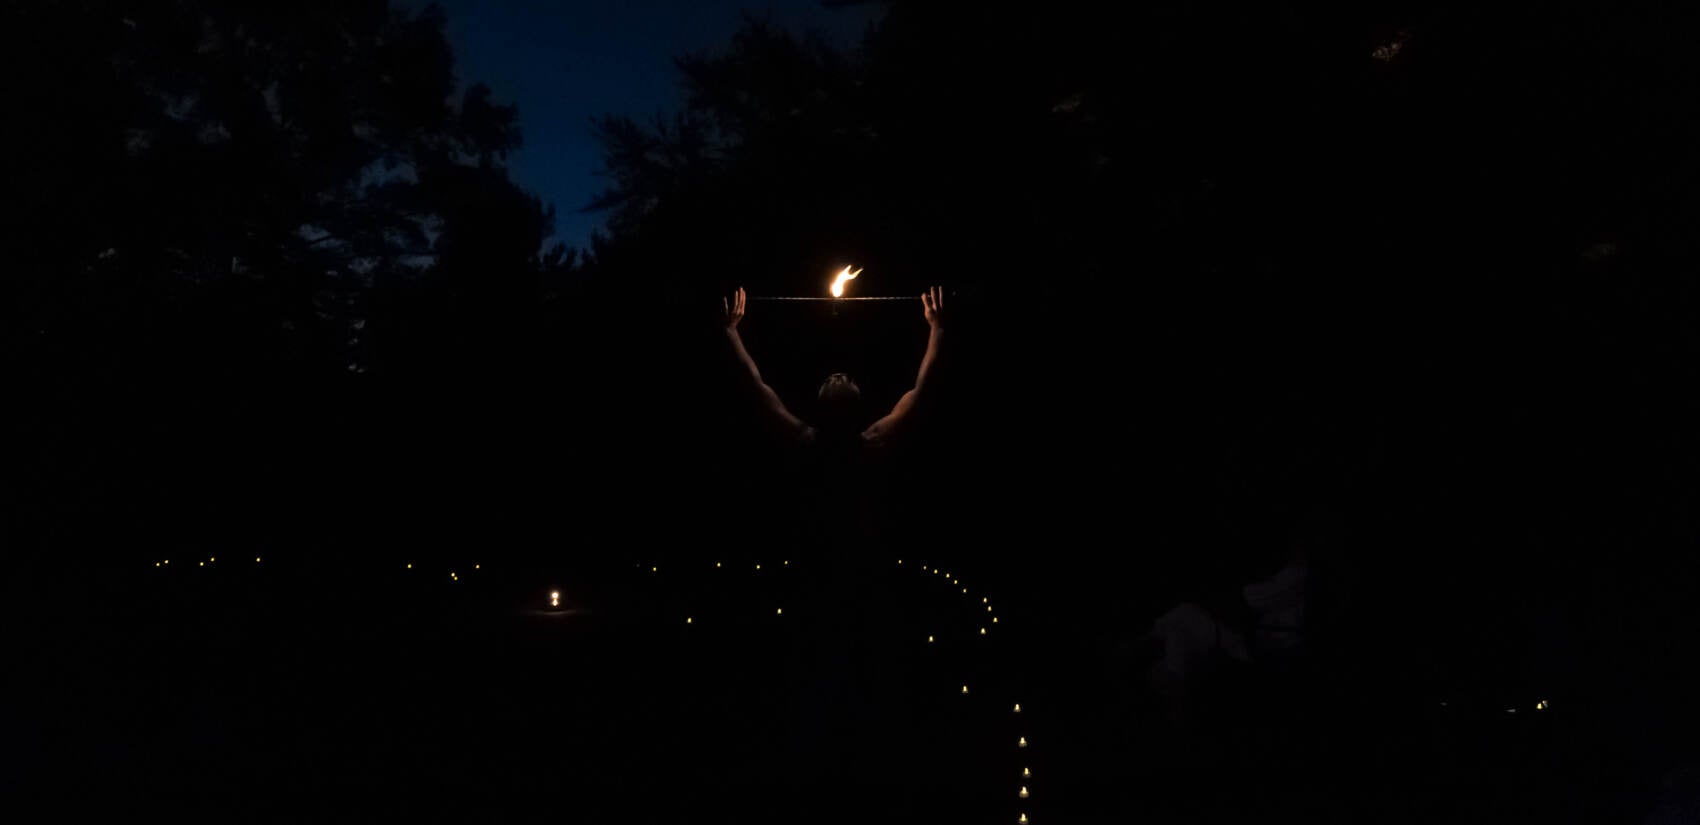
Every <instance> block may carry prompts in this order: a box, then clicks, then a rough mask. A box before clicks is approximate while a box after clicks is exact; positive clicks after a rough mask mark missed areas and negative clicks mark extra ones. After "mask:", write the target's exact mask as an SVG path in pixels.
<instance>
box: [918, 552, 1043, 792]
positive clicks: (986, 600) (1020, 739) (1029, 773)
mask: <svg viewBox="0 0 1700 825" xmlns="http://www.w3.org/2000/svg"><path fill="white" fill-rule="evenodd" d="M897 564H898V566H899V567H904V566H908V567H913V566H914V565H905V564H904V562H903V560H902V559H898V560H897ZM920 569H921V572H922V573H923V574H926V575H929V576H940V577H943V578H944V580H945V581H948V582H950V584H951V586H953V587H957V588H960V589H961V591H962V593H963V595H969V594H968V587H967V586H965V585H963V583H962V580H961V579H959V578H957V577H956V576H954V575H952V574H951V573H950V572H949V571H947V570H944V569H942V568H939V567H928V566H927V563H926V562H921V564H920ZM980 604H981V605H982V606H984V607H985V608H986V612H987V613H991V614H992V624H997V622H998V617H997V614H996V613H995V612H994V611H993V610H992V600H991V597H989V596H981V597H980ZM986 632H987V629H986V628H985V627H981V628H980V633H979V635H981V636H985V635H986ZM935 642H936V637H934V636H932V635H928V636H927V644H929V645H930V644H934V643H935ZM962 695H963V696H967V695H968V686H967V685H963V686H962ZM1010 712H1011V713H1016V714H1019V713H1021V703H1020V702H1016V703H1015V705H1014V707H1013V708H1012V709H1011V711H1010ZM1015 747H1016V750H1018V751H1023V752H1025V751H1026V750H1027V736H1026V735H1025V734H1020V735H1017V736H1016V740H1015ZM1024 761H1025V760H1024ZM1032 778H1033V769H1032V768H1031V767H1029V766H1028V765H1025V764H1024V765H1022V766H1021V783H1020V784H1019V785H1018V786H1017V790H1016V792H1015V798H1016V799H1031V798H1032V797H1033V793H1032V791H1030V790H1028V787H1027V784H1028V781H1029V780H1031V779H1032ZM1015 821H1016V823H1017V825H1027V823H1028V822H1029V820H1028V818H1027V812H1026V811H1017V812H1016V820H1015Z"/></svg>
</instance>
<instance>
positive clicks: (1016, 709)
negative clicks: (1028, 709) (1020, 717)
mask: <svg viewBox="0 0 1700 825" xmlns="http://www.w3.org/2000/svg"><path fill="white" fill-rule="evenodd" d="M1014 712H1015V713H1020V712H1021V703H1020V702H1016V703H1015V711H1014Z"/></svg>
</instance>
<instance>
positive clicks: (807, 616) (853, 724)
mask: <svg viewBox="0 0 1700 825" xmlns="http://www.w3.org/2000/svg"><path fill="white" fill-rule="evenodd" d="M944 307H945V294H944V289H943V288H940V287H933V288H930V289H928V290H927V292H926V294H924V295H922V296H921V308H922V316H923V317H924V318H925V319H926V322H927V326H928V330H929V332H928V337H927V350H926V354H925V355H924V356H923V357H922V358H921V366H920V369H919V371H918V372H917V373H916V376H915V385H914V386H913V387H912V388H910V389H909V390H908V391H906V392H904V393H903V395H902V396H901V397H900V398H898V399H897V402H896V403H895V404H894V405H893V406H892V407H891V409H890V411H889V412H886V413H885V414H884V415H881V416H879V417H878V418H877V419H875V420H873V421H871V422H869V421H868V419H869V418H871V417H872V416H873V415H875V414H877V413H875V412H873V411H871V410H870V409H869V406H868V405H867V404H866V402H865V400H864V396H863V394H862V390H861V388H860V387H859V386H857V384H856V381H855V380H854V379H853V378H851V377H850V376H849V375H846V374H844V373H841V372H835V373H832V374H831V375H828V376H827V377H826V379H825V380H823V381H822V382H821V384H820V387H819V389H818V390H817V391H816V393H815V404H814V407H813V410H812V411H810V412H809V414H808V415H809V418H810V419H811V420H809V421H805V420H804V419H803V418H802V417H800V416H798V415H797V414H795V413H793V412H792V411H791V410H790V409H789V408H787V407H786V405H785V402H784V401H782V400H781V399H780V397H779V394H778V393H777V392H775V391H774V389H773V388H772V387H771V386H769V385H768V384H767V382H766V381H764V380H763V379H762V375H761V370H760V369H759V368H757V366H756V362H755V359H754V358H752V357H751V356H750V353H749V350H748V349H747V348H745V346H744V342H743V339H742V337H741V336H740V335H739V332H738V324H739V322H741V321H742V320H743V319H744V314H745V309H746V298H745V295H744V291H743V290H742V289H739V290H738V291H737V293H736V294H735V295H734V296H733V297H732V298H731V299H730V300H724V301H723V305H722V310H723V313H724V315H723V320H724V324H723V332H724V336H725V341H726V343H727V345H728V347H729V349H730V352H731V353H732V355H733V356H735V358H734V360H735V361H736V365H737V370H736V372H737V375H738V378H737V380H738V381H739V383H740V384H741V389H742V391H743V394H744V395H745V397H746V398H747V399H750V400H751V401H752V404H753V406H755V407H756V408H757V409H758V410H759V413H758V414H759V415H760V417H761V420H762V421H763V422H764V424H765V426H766V428H767V429H768V430H769V431H770V432H773V433H774V434H776V435H777V436H778V437H779V438H780V439H781V440H782V441H783V442H786V443H788V445H789V447H790V449H783V450H781V451H780V452H781V453H782V456H781V457H780V464H779V468H778V471H777V476H776V480H777V481H778V487H779V488H780V489H781V490H782V491H783V493H782V497H781V503H780V504H779V505H778V506H776V507H773V508H772V510H771V516H770V517H769V519H768V521H767V524H768V525H769V527H770V531H769V534H768V535H767V536H766V537H764V538H765V539H766V540H768V541H776V543H778V544H781V545H784V546H786V547H788V548H791V549H789V550H787V552H788V553H791V558H792V559H797V560H799V563H798V564H795V565H793V566H792V567H791V570H790V571H789V572H788V573H787V574H786V579H785V581H786V586H787V587H788V588H790V592H791V593H794V594H795V593H801V592H807V593H808V596H807V598H806V601H805V600H804V599H801V598H798V599H797V600H798V601H799V602H802V603H804V604H806V608H804V609H803V610H799V611H796V612H795V614H794V613H793V611H792V610H791V609H789V608H788V609H787V610H786V627H787V628H790V629H800V628H807V629H806V631H801V630H798V631H797V632H804V633H805V638H806V639H807V644H799V645H795V646H791V647H788V648H787V651H786V653H785V654H784V655H787V656H789V657H792V658H793V661H792V662H791V663H790V666H789V669H790V671H791V672H793V673H797V674H800V675H799V677H798V679H799V681H798V682H797V684H798V685H799V686H800V687H799V688H798V689H795V690H792V691H791V692H790V694H789V697H788V699H787V701H788V702H789V703H790V707H789V708H787V710H786V711H785V712H784V713H783V716H784V718H786V719H789V720H792V722H791V723H790V724H789V725H788V727H787V730H786V734H785V736H786V737H787V741H788V743H789V744H788V746H787V747H785V748H781V749H780V750H781V751H782V752H792V753H809V754H812V756H811V758H810V759H809V760H808V762H809V764H810V765H811V768H810V770H812V771H814V772H815V775H817V776H821V777H825V779H823V780H821V781H823V782H827V781H838V780H839V779H841V778H842V777H846V776H854V775H856V773H857V771H858V770H860V769H861V768H862V767H863V766H864V765H865V763H866V760H868V759H872V758H876V756H878V754H879V753H880V752H879V750H878V748H877V746H876V743H878V742H881V741H885V740H886V739H887V738H888V737H894V736H899V735H902V733H903V731H902V730H901V729H899V728H897V727H894V725H896V720H897V719H898V717H896V716H894V715H893V714H892V713H890V709H891V708H892V707H893V706H894V705H896V704H898V703H904V702H907V701H909V699H910V697H909V696H908V695H907V690H908V683H907V682H906V681H905V680H904V679H903V678H901V675H900V674H899V673H898V672H897V671H895V670H893V669H892V668H891V667H889V662H890V655H891V654H890V650H889V649H888V648H886V647H885V646H884V645H883V642H884V641H885V640H888V639H891V638H893V637H895V636H896V635H897V634H898V633H901V632H904V631H905V630H907V629H909V628H904V627H903V626H902V625H901V624H900V622H901V621H902V617H903V615H904V613H903V611H901V610H900V609H898V606H897V604H896V602H895V601H894V598H895V597H894V596H893V594H892V592H891V588H885V587H879V586H878V582H879V581H880V580H879V579H878V578H876V576H877V575H878V573H877V572H876V571H881V570H886V569H888V568H886V565H888V564H890V560H891V559H892V558H893V557H894V555H895V556H901V555H903V553H902V552H901V551H899V550H897V549H896V543H897V542H900V541H902V540H903V537H901V536H900V535H898V534H897V532H896V531H894V530H891V529H889V526H890V525H889V524H888V521H887V520H888V517H889V515H888V514H889V512H890V511H891V509H892V507H891V506H890V505H891V502H892V500H893V499H894V497H895V494H894V493H893V492H892V487H893V485H892V484H891V483H890V482H891V480H892V473H893V469H894V463H895V462H897V461H900V460H902V456H901V455H900V453H901V452H902V451H900V450H894V449H888V448H889V447H892V446H895V445H896V444H897V443H898V442H900V441H904V440H907V439H908V438H909V435H910V434H911V433H912V432H914V431H915V429H916V424H917V423H918V421H919V418H920V414H921V413H922V412H923V411H924V410H925V409H926V408H928V407H930V406H932V405H934V404H935V403H936V401H937V400H938V398H939V367H940V363H941V359H940V355H941V352H942V350H943V349H944V340H945V332H944V328H945V324H944V317H945V313H944ZM774 532H778V533H780V536H779V537H778V538H777V539H776V538H775V537H774V535H773V533H774ZM878 758H884V757H883V756H879V757H878ZM814 787H822V786H818V785H817V786H814ZM815 795H817V796H818V795H819V794H818V793H817V794H815Z"/></svg>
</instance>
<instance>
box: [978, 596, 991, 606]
mask: <svg viewBox="0 0 1700 825" xmlns="http://www.w3.org/2000/svg"><path fill="white" fill-rule="evenodd" d="M980 604H991V600H990V599H987V598H986V597H985V596H981V597H980Z"/></svg>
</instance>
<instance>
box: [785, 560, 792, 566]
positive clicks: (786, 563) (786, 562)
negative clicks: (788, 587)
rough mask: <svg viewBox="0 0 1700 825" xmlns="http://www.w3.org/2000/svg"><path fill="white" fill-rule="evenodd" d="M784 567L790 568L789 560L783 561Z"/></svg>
mask: <svg viewBox="0 0 1700 825" xmlns="http://www.w3.org/2000/svg"><path fill="white" fill-rule="evenodd" d="M784 566H786V567H790V566H791V560H790V559H786V560H785V561H784Z"/></svg>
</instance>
